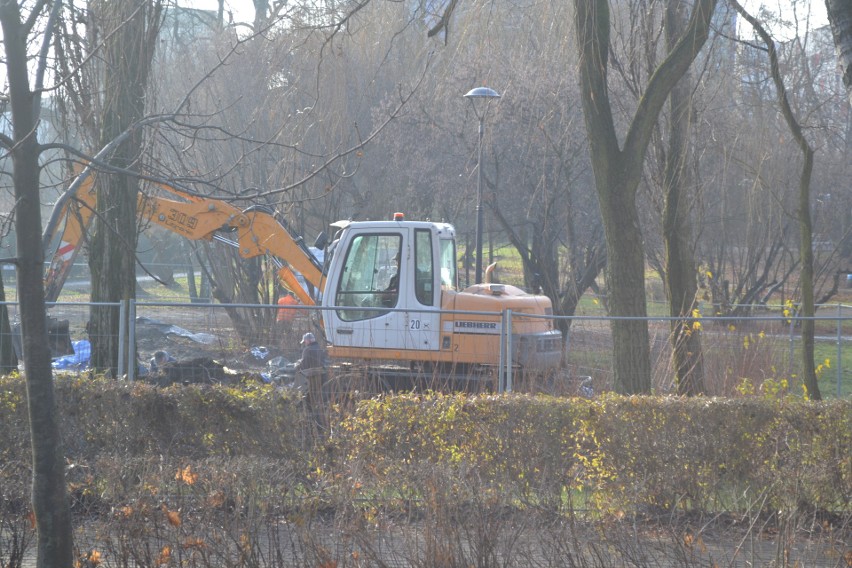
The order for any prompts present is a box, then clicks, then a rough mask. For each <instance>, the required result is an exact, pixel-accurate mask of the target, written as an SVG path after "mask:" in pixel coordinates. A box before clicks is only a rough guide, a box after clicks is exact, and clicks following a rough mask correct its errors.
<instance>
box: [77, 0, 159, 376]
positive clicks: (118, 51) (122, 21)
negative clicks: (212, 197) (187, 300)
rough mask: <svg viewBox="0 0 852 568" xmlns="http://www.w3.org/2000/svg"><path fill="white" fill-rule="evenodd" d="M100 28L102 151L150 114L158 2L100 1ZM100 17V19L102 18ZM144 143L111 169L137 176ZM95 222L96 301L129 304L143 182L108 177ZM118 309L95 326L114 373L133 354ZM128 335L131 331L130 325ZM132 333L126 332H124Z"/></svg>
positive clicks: (133, 143)
mask: <svg viewBox="0 0 852 568" xmlns="http://www.w3.org/2000/svg"><path fill="white" fill-rule="evenodd" d="M91 8H92V9H94V10H97V12H96V18H95V21H96V22H98V23H99V24H100V25H102V26H103V27H104V33H103V34H102V35H103V37H105V38H106V40H105V46H104V47H105V52H104V59H105V60H104V68H105V77H104V102H103V109H104V110H103V118H102V122H101V123H102V128H101V134H100V145H101V147H103V146H106V145H107V144H109V143H110V141H112V140H114V139H115V138H117V137H118V136H119V135H121V134H122V133H124V132H125V131H127V130H128V129H129V128H130V127H131V125H133V123H134V122H136V121H138V120H139V119H140V118H142V116H143V114H144V112H145V91H146V88H147V84H148V75H149V71H150V68H151V60H152V55H153V51H154V47H155V45H156V38H157V32H158V29H159V21H160V13H161V5H160V2H159V0H134V1H129V0H128V1H123V2H97V3H93V5H92V6H91ZM98 14H99V17H98ZM141 153H142V137H141V133H139V132H138V131H137V132H135V133H134V134H132V135H131V136H130V137H129V138H128V139H127V140H126V141H125V142H124V143H122V144H121V145H119V146H118V147H117V148H116V150H115V152H114V153H113V155H112V156H111V158H110V159H109V162H110V163H111V164H112V165H114V166H116V167H118V168H122V169H128V170H133V169H138V162H139V159H140V156H141ZM96 187H97V221H96V224H95V230H94V234H93V235H92V240H91V249H90V254H89V268H90V270H91V273H92V301H93V302H97V303H118V302H126V301H128V300H131V299H134V298H135V297H136V262H135V261H136V244H137V239H138V230H137V221H136V213H137V212H136V203H137V195H138V191H139V188H138V182H137V180H136V179H135V178H133V177H132V176H128V175H119V174H109V175H105V174H102V175H100V176H99V178H98V182H97V186H96ZM120 313H121V311H120V310H119V308H117V307H114V306H95V307H93V308H92V312H91V316H90V321H89V336H90V339H91V342H92V367H93V368H95V369H98V370H102V371H106V372H108V373H110V374H112V375H115V374H116V371H117V368H118V360H119V346H120V345H122V344H123V345H124V346H125V347H126V348H127V352H126V353H124V355H125V357H126V360H127V361H131V362H132V361H135V348H134V347H133V346H129V345H128V341H127V339H128V338H127V337H125V338H123V340H124V341H121V338H120V337H119V333H120V330H121V329H122V328H121V324H120V321H119V320H120V318H119V315H120ZM124 329H125V330H126V329H127V327H126V326H125V327H124ZM125 333H126V331H125Z"/></svg>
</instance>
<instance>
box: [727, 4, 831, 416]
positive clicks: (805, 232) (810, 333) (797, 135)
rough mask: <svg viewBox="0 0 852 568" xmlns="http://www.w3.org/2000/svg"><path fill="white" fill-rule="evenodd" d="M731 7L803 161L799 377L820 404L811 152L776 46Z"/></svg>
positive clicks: (749, 17)
mask: <svg viewBox="0 0 852 568" xmlns="http://www.w3.org/2000/svg"><path fill="white" fill-rule="evenodd" d="M732 4H733V6H734V7H735V8H736V9H737V11H738V12H739V13H740V14H741V15H742V16H743V18H745V19H746V20H747V21H748V23H749V24H751V26H752V27H753V28H754V29H755V31H757V33H758V35H759V36H760V38H761V39H762V40H763V43H764V44H765V45H766V51H767V54H768V55H769V61H770V69H771V73H772V81H773V83H774V84H775V89H776V90H777V96H778V103H779V105H780V106H781V113H782V114H783V115H784V120H785V121H786V122H787V126H788V128H789V129H790V132H791V133H792V135H793V138H794V140H795V141H796V143H797V144H798V146H799V148H800V150H801V152H802V157H803V163H802V173H801V175H800V177H799V200H798V208H797V209H798V211H797V213H798V221H799V238H800V241H799V254H800V255H801V266H802V269H801V273H800V276H799V279H800V286H801V288H802V306H801V313H802V315H803V316H804V317H805V319H803V320H802V375H803V376H804V382H805V387H806V388H807V389H808V395H809V396H810V397H811V398H813V399H814V400H821V399H822V395H821V394H820V392H819V384H818V383H817V379H816V372H815V370H814V320H813V319H812V318H813V316H814V287H813V286H814V255H813V238H812V232H813V228H812V224H811V210H810V184H811V172H812V171H813V165H814V151H813V149H812V148H811V146H810V144H809V143H808V141H807V139H806V138H805V135H804V133H803V131H802V127H801V125H800V124H799V121H798V120H797V119H796V117H795V115H794V114H793V109H792V107H791V106H790V100H789V97H788V96H787V88H786V86H785V85H784V80H783V79H782V77H781V71H780V68H779V63H778V54H777V52H776V49H775V42H774V41H773V40H772V37H771V36H770V35H769V33H768V32H767V31H766V29H765V28H764V27H763V26H762V25H761V24H760V22H758V21H757V19H756V18H755V17H754V16H752V15H751V14H749V13H748V12H746V11H745V10H744V9H743V8H742V6H740V4H739V3H738V2H737V1H736V0H732Z"/></svg>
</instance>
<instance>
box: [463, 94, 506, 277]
mask: <svg viewBox="0 0 852 568" xmlns="http://www.w3.org/2000/svg"><path fill="white" fill-rule="evenodd" d="M465 98H466V99H467V100H469V101H470V104H471V106H472V107H473V114H475V115H476V118H477V119H479V159H478V160H477V163H476V169H477V170H478V174H479V180H478V186H477V189H476V273H475V275H474V277H475V279H476V282H475V283H476V284H480V283H482V131H483V125H484V124H485V114H486V113H487V112H488V106H489V104H488V103H490V102H491V101H492V100H493V99H499V98H500V93H498V92H497V91H495V90H494V89H489V88H488V87H477V88H475V89H471V90H470V91H469V92H468V93H467V94H466V95H465Z"/></svg>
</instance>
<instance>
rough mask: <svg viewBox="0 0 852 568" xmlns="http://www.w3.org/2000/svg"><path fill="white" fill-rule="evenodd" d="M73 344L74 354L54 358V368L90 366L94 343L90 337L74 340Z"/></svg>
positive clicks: (82, 367) (83, 367)
mask: <svg viewBox="0 0 852 568" xmlns="http://www.w3.org/2000/svg"><path fill="white" fill-rule="evenodd" d="M71 346H72V347H73V348H74V354H73V355H65V356H64V357H59V358H57V359H54V360H53V368H54V369H77V370H79V369H85V368H86V367H88V366H89V360H90V359H91V358H92V344H91V343H89V340H88V339H81V340H80V341H74V342H73V343H72V344H71Z"/></svg>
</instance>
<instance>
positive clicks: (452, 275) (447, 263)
mask: <svg viewBox="0 0 852 568" xmlns="http://www.w3.org/2000/svg"><path fill="white" fill-rule="evenodd" d="M440 245H441V288H443V289H444V290H457V289H458V280H457V271H456V242H455V241H454V240H453V239H441V240H440Z"/></svg>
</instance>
